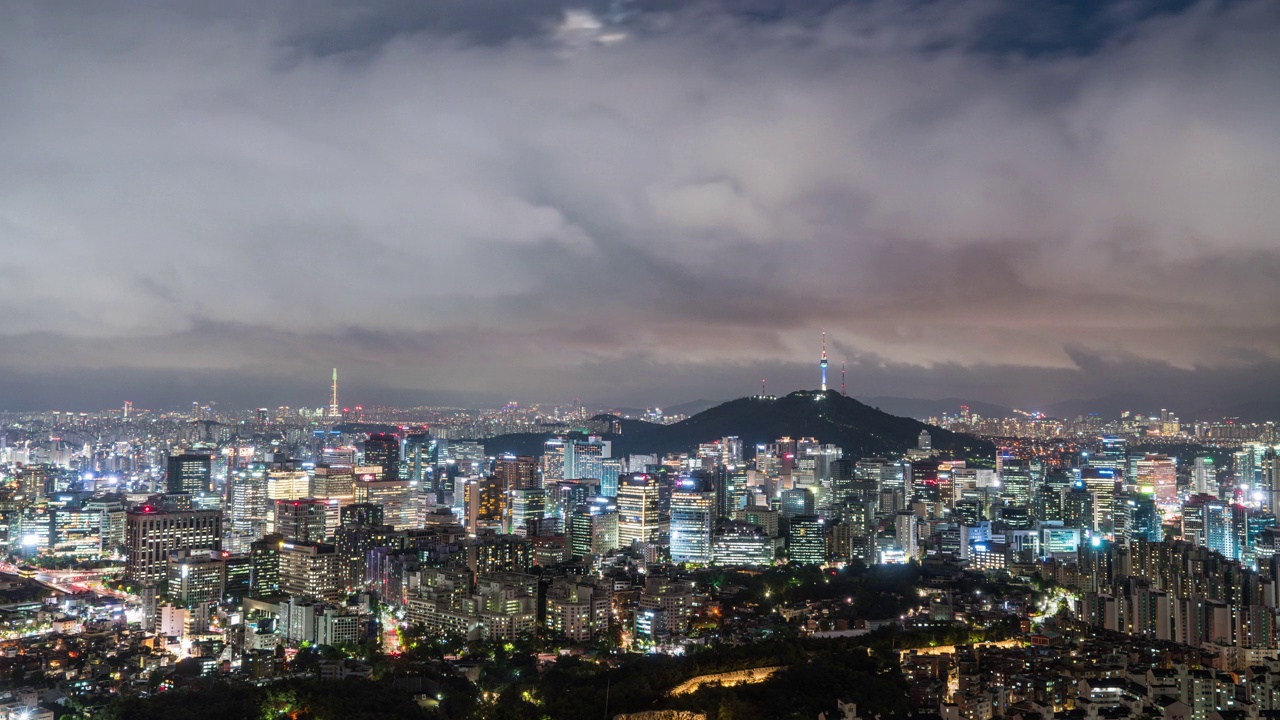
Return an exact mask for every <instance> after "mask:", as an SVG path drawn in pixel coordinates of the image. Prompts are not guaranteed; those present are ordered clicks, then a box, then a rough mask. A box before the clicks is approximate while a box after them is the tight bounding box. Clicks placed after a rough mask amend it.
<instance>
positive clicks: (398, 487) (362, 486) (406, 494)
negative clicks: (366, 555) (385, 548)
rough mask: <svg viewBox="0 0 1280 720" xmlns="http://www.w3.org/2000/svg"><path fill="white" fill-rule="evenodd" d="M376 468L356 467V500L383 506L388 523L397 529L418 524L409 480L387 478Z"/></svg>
mask: <svg viewBox="0 0 1280 720" xmlns="http://www.w3.org/2000/svg"><path fill="white" fill-rule="evenodd" d="M374 470H377V468H376V467H375V468H367V467H358V468H356V484H355V501H356V502H357V503H368V504H372V505H377V506H379V507H381V508H382V513H383V517H384V518H385V519H386V522H387V524H389V525H391V526H392V527H394V528H396V529H397V530H402V529H405V528H411V527H415V526H417V524H418V518H417V513H416V512H415V508H414V506H413V503H412V489H411V488H410V487H409V482H408V481H407V480H386V479H384V478H381V477H380V476H379V475H378V474H377V473H376V472H373V471H374Z"/></svg>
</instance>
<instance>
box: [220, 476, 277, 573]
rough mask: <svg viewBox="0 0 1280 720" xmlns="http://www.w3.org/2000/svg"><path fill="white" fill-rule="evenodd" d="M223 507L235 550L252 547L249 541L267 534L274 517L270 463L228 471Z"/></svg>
mask: <svg viewBox="0 0 1280 720" xmlns="http://www.w3.org/2000/svg"><path fill="white" fill-rule="evenodd" d="M223 507H224V508H225V510H226V513H227V517H228V521H227V524H228V527H227V532H226V540H227V542H226V548H227V549H228V550H230V551H231V552H233V553H242V552H246V551H248V549H249V543H252V542H253V541H254V540H257V539H258V538H260V537H262V536H263V535H265V534H266V533H267V527H268V526H269V525H270V524H271V521H272V517H271V509H272V508H271V503H270V502H269V501H268V500H267V466H266V465H264V464H262V463H253V464H250V465H249V466H247V467H243V468H239V469H236V470H234V471H232V472H230V473H228V475H227V499H226V502H225V504H224V506H223Z"/></svg>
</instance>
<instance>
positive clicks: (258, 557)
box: [249, 535, 284, 597]
mask: <svg viewBox="0 0 1280 720" xmlns="http://www.w3.org/2000/svg"><path fill="white" fill-rule="evenodd" d="M283 544H284V536H283V535H267V536H265V537H262V538H259V539H258V540H255V541H253V542H252V543H250V545H249V595H250V596H251V597H266V596H268V595H275V594H277V593H279V592H280V546H281V545H283Z"/></svg>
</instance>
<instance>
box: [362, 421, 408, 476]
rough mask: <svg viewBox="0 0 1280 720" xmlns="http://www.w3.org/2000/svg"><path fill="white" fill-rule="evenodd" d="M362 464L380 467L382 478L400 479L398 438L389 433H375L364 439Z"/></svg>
mask: <svg viewBox="0 0 1280 720" xmlns="http://www.w3.org/2000/svg"><path fill="white" fill-rule="evenodd" d="M364 464H365V465H366V466H369V465H373V466H377V467H380V468H382V479H383V480H389V481H394V480H399V479H400V438H398V437H396V436H395V435H392V434H390V433H375V434H373V435H370V436H369V439H368V440H365V441H364Z"/></svg>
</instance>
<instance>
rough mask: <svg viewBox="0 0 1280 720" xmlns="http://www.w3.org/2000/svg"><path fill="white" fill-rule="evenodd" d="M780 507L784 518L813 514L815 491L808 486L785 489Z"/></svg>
mask: <svg viewBox="0 0 1280 720" xmlns="http://www.w3.org/2000/svg"><path fill="white" fill-rule="evenodd" d="M779 508H780V510H781V512H782V517H784V518H791V517H795V516H796V515H812V514H813V513H814V497H813V493H811V492H809V490H808V489H806V488H791V489H790V490H783V491H782V502H781V504H780V505H779Z"/></svg>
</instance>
